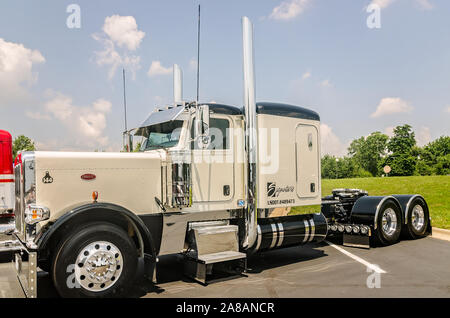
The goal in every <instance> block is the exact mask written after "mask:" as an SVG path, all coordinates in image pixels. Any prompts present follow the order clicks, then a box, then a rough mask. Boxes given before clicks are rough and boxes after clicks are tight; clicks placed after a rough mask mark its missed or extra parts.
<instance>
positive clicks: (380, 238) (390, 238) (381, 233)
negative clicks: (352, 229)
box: [375, 199, 402, 246]
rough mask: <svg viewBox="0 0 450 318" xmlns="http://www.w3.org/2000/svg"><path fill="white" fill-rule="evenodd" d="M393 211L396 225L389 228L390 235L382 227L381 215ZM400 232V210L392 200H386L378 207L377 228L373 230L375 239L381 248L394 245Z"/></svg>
mask: <svg viewBox="0 0 450 318" xmlns="http://www.w3.org/2000/svg"><path fill="white" fill-rule="evenodd" d="M389 209H391V210H390V211H393V212H394V213H395V217H396V225H395V227H393V228H390V230H391V231H392V233H390V232H389V231H387V230H386V229H385V227H384V226H383V215H384V213H385V212H390V211H389ZM401 231H402V213H401V208H400V207H399V206H398V205H397V204H396V203H395V202H394V201H392V200H389V199H388V200H386V201H385V202H383V204H382V205H381V207H380V210H379V213H378V215H377V228H376V229H375V238H376V240H377V242H378V243H379V244H381V245H382V246H387V245H391V244H394V243H396V242H397V241H398V239H399V237H400V234H401Z"/></svg>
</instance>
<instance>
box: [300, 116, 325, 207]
mask: <svg viewBox="0 0 450 318" xmlns="http://www.w3.org/2000/svg"><path fill="white" fill-rule="evenodd" d="M318 135H319V134H318V131H317V128H316V127H315V126H313V125H304V124H301V125H298V126H297V129H296V132H295V153H296V173H297V178H296V179H297V195H298V197H299V198H305V199H306V198H314V197H317V196H318V195H320V189H319V186H320V184H319V176H320V171H319V167H320V165H319V160H320V154H319V145H318V142H319V140H318Z"/></svg>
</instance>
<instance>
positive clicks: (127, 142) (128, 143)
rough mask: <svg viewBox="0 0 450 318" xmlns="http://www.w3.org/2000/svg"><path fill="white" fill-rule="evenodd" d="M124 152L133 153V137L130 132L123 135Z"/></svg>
mask: <svg viewBox="0 0 450 318" xmlns="http://www.w3.org/2000/svg"><path fill="white" fill-rule="evenodd" d="M123 151H125V152H133V135H131V134H130V132H128V131H125V132H124V133H123Z"/></svg>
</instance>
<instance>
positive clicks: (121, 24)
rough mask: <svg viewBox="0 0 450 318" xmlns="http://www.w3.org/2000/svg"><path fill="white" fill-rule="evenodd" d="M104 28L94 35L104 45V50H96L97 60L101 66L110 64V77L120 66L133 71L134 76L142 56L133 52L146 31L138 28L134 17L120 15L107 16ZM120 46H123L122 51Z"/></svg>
mask: <svg viewBox="0 0 450 318" xmlns="http://www.w3.org/2000/svg"><path fill="white" fill-rule="evenodd" d="M102 29H103V33H100V34H93V35H92V37H93V38H94V39H95V40H96V41H98V42H100V43H101V44H102V45H103V50H101V51H98V52H95V62H96V63H97V65H99V66H104V65H106V66H109V72H108V77H109V78H110V79H111V78H112V77H113V76H114V74H115V73H116V71H117V68H119V67H120V66H123V67H125V68H126V69H127V70H129V71H131V73H132V76H133V78H134V77H135V74H136V71H137V70H138V69H139V68H140V61H141V58H140V56H138V55H135V54H132V53H131V52H134V51H136V50H137V49H138V48H139V46H140V45H141V42H142V40H143V38H144V36H145V32H143V31H140V30H138V26H137V23H136V20H135V18H134V17H132V16H119V15H113V16H110V17H106V18H105V22H104V24H103V28H102ZM118 48H122V52H119V50H118Z"/></svg>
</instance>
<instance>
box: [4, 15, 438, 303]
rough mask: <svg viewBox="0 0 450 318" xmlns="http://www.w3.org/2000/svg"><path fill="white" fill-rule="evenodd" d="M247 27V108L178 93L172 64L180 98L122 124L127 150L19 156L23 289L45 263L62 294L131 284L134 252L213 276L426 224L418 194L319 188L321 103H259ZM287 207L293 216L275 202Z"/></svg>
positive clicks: (119, 290)
mask: <svg viewBox="0 0 450 318" xmlns="http://www.w3.org/2000/svg"><path fill="white" fill-rule="evenodd" d="M242 34H243V71H244V72H243V73H244V106H243V107H237V106H231V105H225V104H218V103H200V102H198V101H193V102H186V101H183V100H182V96H181V92H182V87H181V85H182V84H181V76H182V75H181V71H180V69H179V68H178V67H175V68H174V103H173V105H170V106H167V107H164V108H161V109H157V110H155V111H154V112H152V113H151V114H150V116H149V117H148V118H147V119H146V120H145V121H144V122H143V123H142V124H141V125H139V127H136V128H135V129H132V130H130V131H127V132H125V134H124V140H125V141H126V144H127V147H125V148H126V149H128V152H122V153H102V152H91V153H89V152H43V151H35V152H22V153H20V154H19V156H18V158H17V160H16V165H15V167H14V175H15V182H16V187H15V229H14V231H13V232H12V233H11V235H12V236H13V237H14V241H15V242H16V245H15V246H14V249H15V257H14V261H13V264H14V265H15V267H16V270H17V274H18V277H19V281H20V283H21V285H22V287H23V289H24V291H25V293H26V295H27V296H28V297H36V296H38V294H37V271H38V269H41V270H44V271H47V272H49V274H50V277H51V279H52V281H53V284H54V286H55V288H56V290H57V291H58V293H59V294H60V295H61V296H62V297H115V296H126V295H128V293H129V291H130V288H132V285H133V282H134V275H135V273H136V271H137V266H138V263H139V262H143V263H144V264H145V267H144V268H145V273H146V274H147V276H148V277H149V279H153V278H155V277H156V275H155V273H156V272H157V270H158V258H159V257H161V256H163V255H169V254H181V255H182V256H183V263H184V268H185V272H186V274H187V275H189V276H191V277H192V278H194V279H195V280H197V281H199V282H201V283H203V284H207V283H208V282H209V279H210V278H211V277H213V276H214V275H215V274H216V273H238V274H239V273H243V272H245V270H246V266H247V258H248V256H249V255H251V254H254V253H259V252H264V251H268V250H273V249H280V248H286V247H292V246H296V245H302V244H308V243H311V242H320V241H322V240H324V239H325V238H326V237H327V236H331V235H335V236H342V237H343V243H344V244H345V245H348V246H356V247H368V246H370V244H378V245H389V244H394V243H395V242H397V241H398V240H399V239H400V235H402V237H403V236H408V237H410V238H412V239H416V238H421V237H424V236H426V235H428V234H429V233H430V232H431V222H430V216H429V209H428V206H427V203H426V201H425V199H424V198H423V197H422V196H421V195H418V194H410V195H387V196H369V195H368V193H367V192H365V191H363V190H358V189H336V190H334V191H333V193H332V194H330V195H328V196H325V197H322V193H321V166H320V157H321V155H320V154H321V149H320V117H319V114H317V113H316V112H315V111H313V110H309V109H306V108H303V107H299V106H293V105H287V104H281V103H271V102H256V99H255V74H254V63H253V58H254V52H253V26H252V24H251V22H250V20H249V19H248V18H247V17H243V19H242ZM132 139H135V140H139V141H140V142H139V144H140V148H139V149H138V151H136V152H132V151H131V150H132V144H133V141H132ZM134 144H136V142H134ZM289 207H297V208H296V209H295V210H296V214H295V215H292V214H288V213H279V211H280V209H282V208H289ZM285 210H286V211H287V209H285ZM274 211H278V212H277V213H274Z"/></svg>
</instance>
